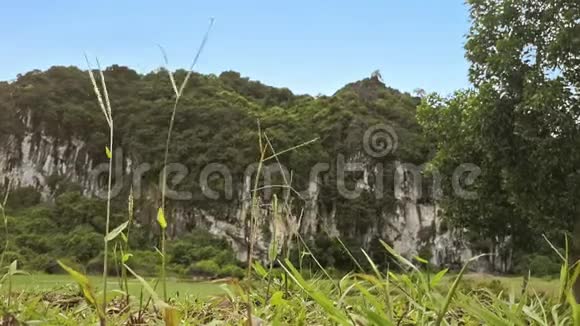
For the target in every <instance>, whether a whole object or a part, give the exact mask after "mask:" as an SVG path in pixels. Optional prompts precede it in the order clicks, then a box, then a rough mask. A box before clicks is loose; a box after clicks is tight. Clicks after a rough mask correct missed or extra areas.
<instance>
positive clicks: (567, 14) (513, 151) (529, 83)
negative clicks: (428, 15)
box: [423, 0, 580, 249]
mask: <svg viewBox="0 0 580 326" xmlns="http://www.w3.org/2000/svg"><path fill="white" fill-rule="evenodd" d="M468 3H469V5H470V16H471V29H470V32H469V35H468V40H467V44H466V56H467V58H468V59H469V61H470V62H471V67H470V80H471V82H472V84H473V86H474V91H475V92H474V95H473V96H474V98H473V99H468V98H465V97H463V98H461V96H456V97H455V98H454V99H451V100H450V101H451V102H448V103H446V105H444V107H445V109H444V110H441V109H440V108H438V107H437V106H434V105H432V103H429V101H428V100H426V101H424V105H423V106H424V107H423V110H424V111H426V112H423V115H424V116H425V117H427V116H429V115H433V116H435V117H437V118H439V120H438V121H440V120H441V118H442V117H443V116H444V115H445V114H447V112H450V111H453V110H452V108H451V107H452V104H453V103H452V102H453V101H460V102H462V104H461V105H462V106H463V109H459V113H457V114H459V115H460V116H461V115H462V114H463V115H464V114H465V112H467V111H466V110H471V111H472V112H475V114H476V115H477V120H478V121H477V122H474V123H473V124H471V125H470V124H467V125H465V128H460V127H458V126H456V125H452V123H451V122H446V123H445V125H444V127H440V128H439V129H437V131H436V133H439V138H438V145H439V146H440V152H439V153H438V154H437V155H438V156H437V159H436V162H438V163H439V164H440V165H445V164H446V163H450V162H454V159H457V156H456V154H458V153H459V150H461V148H463V147H462V146H461V145H465V144H469V145H470V146H474V148H475V149H476V151H475V153H471V154H473V155H476V156H471V157H476V158H477V159H478V160H479V161H478V162H479V163H481V164H483V166H482V169H483V170H484V171H483V173H482V176H481V177H480V179H479V180H478V181H477V186H478V187H483V186H484V185H485V184H488V185H494V184H495V185H494V186H493V188H491V189H489V190H491V191H493V189H496V191H497V193H498V194H501V196H496V198H494V197H491V196H489V195H491V193H488V192H487V191H485V192H483V194H482V197H481V199H480V201H481V202H482V203H481V204H482V206H486V207H497V206H500V207H503V206H504V205H506V209H507V210H506V212H507V213H509V214H508V215H505V217H502V218H501V219H500V221H501V222H500V224H501V225H507V224H508V223H510V224H513V223H511V221H510V222H508V221H505V220H504V221H502V219H505V218H513V217H515V218H516V220H518V221H520V222H521V221H523V222H524V223H523V224H522V223H519V222H518V223H516V224H517V225H518V227H526V228H529V231H530V232H531V233H530V234H531V235H533V236H538V235H539V234H541V233H547V235H548V237H550V238H552V239H555V238H556V237H558V238H561V233H562V231H569V232H571V231H572V230H573V225H574V223H580V205H579V202H578V198H580V197H579V196H580V185H579V181H580V175H579V173H578V166H580V151H578V148H580V124H579V121H580V92H579V88H578V87H580V57H579V56H578V53H580V37H578V35H580V24H579V23H578V22H579V21H580V4H579V3H578V1H576V0H550V1H537V0H503V1H496V0H470V1H468ZM466 101H468V102H469V101H470V102H471V103H468V102H466ZM429 108H430V109H431V110H429ZM423 121H424V123H425V124H427V125H430V124H431V123H430V122H426V120H425V119H423ZM445 128H450V130H452V131H451V132H457V133H456V134H455V135H454V136H453V137H451V136H447V137H445V134H446V133H447V132H448V131H447V130H446V129H445ZM462 154H465V153H462ZM485 169H487V170H488V171H489V173H486V172H485ZM498 197H499V198H498ZM502 198H504V199H505V201H504V200H501V199H502ZM497 200H500V201H499V202H498V201H497ZM461 204H462V202H461V201H458V202H456V203H452V204H451V206H452V207H455V208H457V207H458V206H459V205H461ZM463 213H465V212H463ZM482 213H483V211H482V210H479V212H478V214H470V215H469V218H468V222H469V223H474V220H475V219H476V218H478V217H477V215H479V214H482ZM494 216H495V217H496V218H497V215H494ZM484 219H485V220H486V219H487V218H484ZM485 224H490V223H485ZM515 234H521V233H520V232H518V233H516V232H515V229H514V230H512V231H511V235H512V236H513V235H515ZM530 244H533V242H532V243H528V244H527V245H528V246H529V245H530ZM521 245H522V246H523V245H525V242H522V243H521ZM528 249H531V248H528Z"/></svg>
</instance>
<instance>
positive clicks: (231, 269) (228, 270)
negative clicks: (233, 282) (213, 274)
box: [219, 264, 245, 278]
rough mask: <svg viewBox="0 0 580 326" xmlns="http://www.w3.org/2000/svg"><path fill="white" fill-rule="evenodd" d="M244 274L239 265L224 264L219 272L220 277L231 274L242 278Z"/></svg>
mask: <svg viewBox="0 0 580 326" xmlns="http://www.w3.org/2000/svg"><path fill="white" fill-rule="evenodd" d="M244 275H245V272H244V270H243V269H242V268H240V267H239V266H236V265H231V264H230V265H226V266H224V267H223V268H222V269H221V270H220V273H219V276H220V277H226V276H231V277H237V278H243V277H244Z"/></svg>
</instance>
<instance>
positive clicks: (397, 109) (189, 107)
mask: <svg viewBox="0 0 580 326" xmlns="http://www.w3.org/2000/svg"><path fill="white" fill-rule="evenodd" d="M185 74H186V71H177V72H176V74H175V76H176V79H178V80H179V79H180V78H183V76H184V75H185ZM104 75H105V77H106V79H107V84H108V87H109V89H110V91H109V93H110V98H111V101H112V103H111V104H112V107H114V119H115V124H116V135H115V136H116V139H117V140H116V144H117V146H118V147H119V148H121V149H122V153H123V156H124V159H125V161H123V162H122V164H123V165H126V164H127V159H128V160H130V161H131V162H133V164H135V165H136V164H138V163H143V162H146V163H150V164H151V165H152V171H151V172H150V173H147V174H146V175H145V176H144V178H145V180H144V182H145V184H148V185H151V186H152V188H155V187H156V185H157V184H158V182H159V172H160V169H161V165H162V155H163V150H164V145H165V137H166V134H165V130H166V129H167V127H168V122H169V118H170V115H171V107H172V101H173V99H172V90H171V86H170V85H171V84H170V81H169V78H168V75H167V73H166V72H164V71H163V70H160V71H156V72H151V73H148V74H139V73H137V72H135V71H133V70H131V69H129V68H127V67H122V66H117V65H114V66H111V67H108V68H106V69H105V70H104ZM419 103H420V98H418V97H414V96H411V95H410V94H408V93H402V92H399V91H397V90H395V89H392V88H389V87H386V86H385V85H384V84H383V83H382V82H381V81H380V76H378V75H373V76H371V77H370V78H366V79H363V80H361V81H357V82H354V83H351V84H348V85H346V86H345V87H343V88H342V89H340V90H338V91H337V92H336V93H335V94H334V95H333V96H319V97H312V96H309V95H295V94H293V93H292V92H291V91H290V90H288V89H279V88H274V87H270V86H266V85H263V84H261V83H260V82H256V81H252V80H249V79H248V78H245V77H241V76H240V74H239V73H237V72H232V71H229V72H224V73H222V74H220V75H219V76H215V75H202V74H197V73H194V74H193V75H192V78H191V81H190V83H189V85H188V87H187V89H186V92H185V95H184V98H183V100H182V104H181V105H180V108H179V110H178V114H177V116H176V121H175V130H174V132H175V133H174V136H173V139H172V142H171V147H170V157H169V162H177V163H181V164H183V165H185V166H186V167H187V168H188V169H189V175H188V176H187V178H186V179H185V180H184V181H183V182H181V183H180V184H179V188H178V189H184V190H189V191H192V192H193V198H192V199H191V200H188V201H186V202H177V203H175V205H181V206H193V207H197V208H203V209H205V210H209V211H212V212H215V214H216V215H217V216H221V217H222V218H227V215H228V214H229V212H228V211H227V207H228V204H231V202H232V201H233V202H234V204H235V201H237V200H239V198H238V196H234V197H233V198H224V197H225V196H223V191H222V192H221V193H222V196H221V198H220V199H217V200H212V199H208V198H206V197H205V196H203V194H202V193H201V191H200V185H199V183H198V176H199V173H200V171H201V170H202V169H203V168H204V167H205V166H206V165H207V164H210V163H221V164H224V165H225V166H227V167H228V169H229V171H230V172H231V173H232V175H233V176H234V180H239V181H241V180H242V179H243V173H244V171H245V169H246V167H247V166H249V165H250V164H252V163H255V162H256V161H257V160H258V158H259V151H258V128H260V129H261V130H262V131H264V132H265V133H267V135H268V137H269V138H270V140H271V142H272V144H273V146H274V147H275V148H276V149H277V150H283V149H287V148H290V147H292V146H295V145H297V144H302V143H305V142H308V141H311V140H313V139H318V140H317V141H316V142H314V143H311V144H309V145H308V146H305V147H303V148H300V149H299V150H296V151H290V152H288V153H285V154H282V155H280V157H279V159H280V162H281V163H282V164H284V166H286V167H287V168H288V169H289V170H291V171H292V184H293V186H294V187H295V189H296V190H297V191H300V192H303V191H306V190H307V189H308V181H309V177H310V175H309V172H310V169H311V168H312V167H313V166H314V165H315V164H316V163H319V162H320V163H329V164H330V165H331V171H330V172H328V173H326V174H324V177H323V178H324V180H325V182H323V185H322V187H323V189H322V190H321V194H323V195H322V198H321V199H320V200H321V201H322V202H323V203H324V202H327V203H329V206H330V205H331V204H330V203H333V204H334V203H336V204H335V205H337V206H336V219H337V228H338V230H339V231H340V232H341V233H343V234H346V235H347V236H348V238H347V239H345V241H347V242H348V243H350V244H351V245H352V247H353V248H356V247H357V246H360V245H361V242H360V239H359V238H360V237H361V235H362V234H364V233H365V232H367V230H368V228H369V226H370V221H371V220H373V219H376V216H378V215H380V214H381V211H383V210H393V209H394V208H393V205H394V199H393V187H392V182H393V180H392V178H393V173H392V171H393V170H394V169H395V166H394V162H395V161H402V162H408V163H414V164H422V163H424V162H426V160H427V155H428V151H429V146H428V143H427V141H426V140H425V138H424V136H423V133H422V132H421V127H420V126H419V124H418V123H417V121H416V118H415V113H416V107H417V105H418V104H419ZM100 113H101V112H100V110H99V108H98V107H97V102H96V100H95V98H94V94H93V90H92V87H91V84H90V81H89V79H88V74H87V73H86V71H82V70H80V69H78V68H75V67H53V68H50V69H49V70H47V71H31V72H29V73H26V74H23V75H21V76H19V77H18V79H17V80H16V81H14V82H11V83H2V84H0V114H2V115H3V116H2V119H1V121H2V122H1V123H2V126H1V127H0V129H1V131H0V135H1V137H0V143H4V144H6V142H7V141H8V140H9V139H11V141H13V142H16V143H18V142H19V141H21V140H22V138H23V137H24V136H25V133H26V132H29V131H30V130H32V133H33V134H34V136H33V140H32V141H33V142H34V141H40V139H41V138H42V137H52V138H54V139H55V141H56V142H57V143H58V144H59V145H65V146H66V144H69V143H70V142H72V141H73V140H81V141H83V142H85V143H86V144H87V145H86V146H85V147H84V148H83V151H86V152H87V154H88V155H89V156H90V157H91V158H94V160H95V164H97V163H99V162H106V157H105V155H104V154H103V148H105V146H106V144H107V137H108V136H107V130H106V129H105V128H106V122H105V120H104V118H103V116H102V114H100ZM258 121H259V125H258ZM386 122H387V123H389V125H391V126H393V128H394V130H395V132H396V134H397V135H396V136H397V137H398V144H397V148H396V151H393V153H388V155H386V156H384V157H380V158H375V157H372V156H369V155H366V153H365V152H364V151H363V144H362V138H363V134H364V132H365V130H367V129H368V128H369V127H372V126H374V125H377V124H383V123H386ZM27 124H28V126H27ZM117 150H118V148H117ZM19 155H22V153H20V154H19ZM338 155H343V156H344V157H346V158H351V157H356V156H357V155H363V159H364V161H368V162H369V164H370V163H372V162H375V161H381V162H382V163H384V166H385V167H386V169H390V171H391V173H390V174H389V173H385V174H384V175H385V180H384V183H385V184H386V185H387V186H385V187H384V192H385V193H384V198H382V199H381V200H377V199H376V198H374V197H372V196H362V197H361V198H358V199H352V200H348V201H344V200H339V199H340V197H339V196H340V194H339V193H338V192H337V190H336V182H333V180H334V179H335V178H336V164H337V157H338ZM16 160H17V159H16ZM15 164H17V163H15ZM116 164H117V163H116ZM126 167H127V166H124V167H123V168H126ZM77 169H78V170H79V171H78V172H77V173H80V174H82V173H87V172H88V171H82V169H83V167H82V166H79V167H77ZM69 172H70V171H69ZM69 177H70V175H66V174H63V175H58V174H57V175H54V176H50V178H49V179H50V180H51V183H52V184H51V190H52V192H51V194H50V198H49V202H50V203H48V204H42V205H44V206H46V205H48V206H47V207H43V208H42V209H36V210H35V209H33V210H31V209H28V210H27V209H25V208H29V207H30V206H34V205H36V204H39V201H40V199H39V195H38V194H36V193H35V191H34V190H33V189H30V188H25V189H15V190H13V194H12V195H11V196H10V200H9V205H8V208H12V209H13V211H18V213H17V214H16V215H19V219H18V220H22V219H35V218H37V217H38V218H40V217H42V218H43V220H42V221H43V223H45V224H47V225H49V224H51V222H50V219H52V221H53V222H56V225H58V226H59V227H60V228H61V229H60V230H61V231H62V232H63V233H67V232H69V231H70V230H72V229H73V228H74V230H75V233H76V234H87V235H88V236H86V237H83V238H84V239H85V240H84V242H83V243H86V246H84V247H86V249H85V250H84V251H85V252H82V253H75V252H62V247H59V246H56V247H59V248H60V249H59V250H57V249H56V247H54V248H53V247H51V246H50V245H48V244H46V243H43V244H42V246H40V247H39V245H38V244H35V243H30V242H35V241H36V242H42V241H46V242H52V241H50V240H48V239H45V238H43V236H36V235H27V236H26V239H23V238H22V239H21V237H22V236H20V235H16V234H14V235H12V236H14V237H16V238H15V239H14V242H16V243H17V244H22V246H16V247H17V248H26V249H21V250H33V251H34V250H36V252H37V253H41V252H42V253H43V255H42V256H43V257H45V260H44V261H42V264H40V265H37V264H36V263H33V264H32V266H31V267H32V268H34V269H40V270H49V267H47V266H54V258H55V257H58V256H59V255H60V256H62V255H69V256H70V258H72V259H73V260H75V261H77V262H78V263H80V264H81V265H85V266H86V265H87V264H89V263H90V262H91V261H94V260H95V259H97V262H98V261H99V259H98V257H99V254H100V255H101V256H102V253H99V251H98V250H95V249H92V248H97V246H95V244H96V242H98V239H97V237H96V235H97V234H98V233H100V232H103V227H104V224H103V220H104V217H103V216H102V214H103V212H104V210H103V209H97V207H103V206H102V205H104V204H103V202H102V201H100V202H99V200H97V199H88V198H83V197H81V196H79V195H78V194H79V191H82V189H80V186H79V185H75V184H74V183H73V182H71V181H70V178H69ZM278 177H279V176H278ZM359 177H360V175H359V176H356V175H355V176H352V177H351V176H349V178H350V179H348V180H347V182H350V183H351V186H352V185H354V184H355V183H356V179H357V178H359ZM369 182H370V183H371V184H372V183H374V182H376V181H373V180H370V181H369ZM274 183H275V182H274ZM234 186H235V189H234V192H235V193H236V194H238V193H239V191H240V188H241V187H242V185H241V184H240V182H235V183H234ZM129 187H130V185H129V184H126V185H125V187H124V189H123V193H122V194H121V195H119V196H116V197H115V198H114V204H115V205H116V208H117V209H118V211H117V212H119V213H118V214H117V216H116V218H114V220H113V221H112V224H113V225H115V224H118V223H121V221H123V214H122V213H121V212H123V211H124V210H126V209H125V207H126V204H125V202H126V200H127V195H128V191H129ZM212 187H213V189H218V190H219V189H220V187H223V185H222V184H220V182H219V181H216V183H215V184H213V185H212ZM157 196H158V195H157ZM148 200H150V198H147V199H142V202H141V203H140V204H138V205H141V206H143V207H147V205H150V206H153V211H154V210H155V207H154V206H155V205H156V203H155V201H156V200H158V197H157V198H154V201H153V202H147V201H148ZM425 200H429V199H428V198H426V199H425ZM76 201H78V203H77V202H76ZM137 201H138V202H139V199H137ZM42 205H41V206H42ZM63 205H64V206H65V207H63ZM71 205H72V207H70V206H71ZM22 209H24V212H22ZM73 209H74V210H73ZM63 210H64V211H65V212H69V213H70V214H63ZM143 211H144V212H146V210H145V209H144V210H143ZM75 214H77V216H75ZM353 216H356V218H353ZM151 218H152V217H151V215H150V214H149V215H147V214H145V213H143V214H141V215H140V216H139V214H138V216H137V219H141V221H142V222H143V229H142V235H141V236H134V237H133V240H134V241H135V245H136V246H143V243H147V248H149V249H152V248H153V244H154V243H155V241H151V240H152V239H155V237H156V234H157V232H156V227H155V222H152V221H151ZM168 218H169V219H171V216H168ZM143 219H145V220H143ZM147 219H149V220H147ZM14 223H33V224H35V223H36V222H19V221H14ZM26 225H28V224H26ZM194 229H195V225H189V226H188V227H187V230H178V231H179V232H175V230H174V232H173V236H178V235H180V234H181V235H182V234H185V233H188V232H190V231H193V230H194ZM35 230H38V231H39V232H46V234H47V235H48V234H51V233H52V232H53V231H54V230H55V229H53V228H48V227H46V228H44V227H43V228H35ZM57 232H59V231H57ZM321 232H322V230H321ZM325 237H326V236H325V235H324V234H321V238H325ZM91 239H93V240H94V242H90V241H91ZM146 239H147V240H146ZM321 241H322V244H323V246H324V247H323V248H321V249H320V250H321V252H324V250H325V247H326V246H329V245H331V244H330V243H329V242H328V241H327V240H321ZM76 248H77V249H78V250H81V248H83V246H80V245H77V246H76ZM335 251H336V252H335V253H334V254H330V256H332V255H335V256H337V257H339V258H340V259H342V260H343V261H344V257H341V256H342V255H343V254H342V253H341V252H340V250H339V249H338V248H337V249H336V250H335ZM20 254H22V256H23V257H22V259H21V260H22V261H24V262H25V264H26V261H27V259H26V258H24V257H33V256H35V255H29V254H28V253H25V252H22V253H20ZM207 257H210V255H208V256H207ZM329 259H330V262H331V263H332V261H334V260H335V259H334V258H329ZM193 261H194V260H191V261H187V262H184V264H185V263H187V264H191V263H192V262H193ZM49 262H50V263H49ZM45 265H46V266H45Z"/></svg>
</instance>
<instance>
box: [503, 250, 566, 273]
mask: <svg viewBox="0 0 580 326" xmlns="http://www.w3.org/2000/svg"><path fill="white" fill-rule="evenodd" d="M514 271H515V272H516V273H518V274H522V275H525V274H527V273H528V271H529V272H530V273H531V274H532V276H539V277H541V276H550V275H556V274H558V273H560V263H559V262H558V261H555V260H554V259H552V258H551V257H548V256H544V255H538V254H533V255H524V256H521V257H520V258H518V259H517V261H516V264H515V267H514Z"/></svg>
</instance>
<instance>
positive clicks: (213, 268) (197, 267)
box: [187, 259, 220, 277]
mask: <svg viewBox="0 0 580 326" xmlns="http://www.w3.org/2000/svg"><path fill="white" fill-rule="evenodd" d="M219 273H220V266H219V265H218V264H217V263H216V262H215V261H213V260H210V259H208V260H202V261H200V262H197V263H195V264H193V265H191V267H190V268H188V270H187V274H190V275H202V276H208V277H215V276H217V275H218V274H219Z"/></svg>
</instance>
